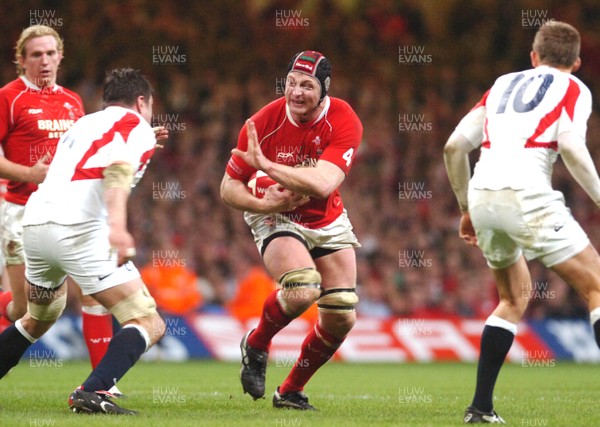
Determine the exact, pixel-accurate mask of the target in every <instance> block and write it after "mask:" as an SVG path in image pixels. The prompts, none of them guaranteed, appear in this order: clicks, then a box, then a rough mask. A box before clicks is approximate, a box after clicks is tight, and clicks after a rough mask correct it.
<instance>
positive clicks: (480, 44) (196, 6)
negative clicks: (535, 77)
mask: <svg viewBox="0 0 600 427" xmlns="http://www.w3.org/2000/svg"><path fill="white" fill-rule="evenodd" d="M550 19H556V20H562V21H566V22H569V23H571V24H573V25H575V26H576V27H577V28H578V29H579V30H580V32H581V35H582V53H581V56H582V60H583V66H582V69H581V71H579V72H578V73H577V75H578V76H579V77H580V78H581V79H582V80H583V81H584V82H585V83H586V84H587V85H588V86H589V87H590V89H591V90H592V94H593V95H596V94H598V93H600V73H599V72H598V71H600V34H599V33H598V30H597V29H598V28H600V6H598V5H597V4H596V2H595V0H582V1H578V2H567V3H565V2H559V1H535V0H533V1H515V2H511V6H510V7H507V3H506V2H505V1H502V0H489V1H462V0H444V1H437V0H423V1H421V0H406V1H394V0H374V1H359V0H335V1H334V0H324V1H316V0H304V1H276V0H256V1H250V0H247V1H236V0H223V1H217V0H215V1H172V2H170V1H151V0H131V1H104V2H102V3H101V5H97V4H95V3H94V2H82V1H77V0H66V1H60V2H58V1H46V2H43V5H40V2H34V1H29V0H20V1H18V2H13V3H12V5H11V11H10V12H8V10H5V13H2V14H0V25H1V27H2V28H3V33H4V37H2V38H1V39H0V46H1V48H0V51H1V54H2V62H1V64H0V67H1V68H0V72H1V74H0V75H1V77H2V84H5V83H7V82H9V81H10V80H12V79H13V78H14V76H15V67H14V65H13V64H12V61H13V59H14V49H13V47H14V43H15V41H16V39H17V37H18V34H19V33H20V31H21V30H22V29H23V28H25V27H27V26H29V25H31V24H35V23H42V24H46V25H50V26H53V27H54V28H56V29H57V30H58V31H59V32H60V33H61V35H62V37H63V38H64V40H65V58H64V60H63V62H62V65H61V70H60V71H59V78H58V81H59V84H62V85H64V86H66V87H69V88H71V89H74V90H75V91H77V92H78V93H79V94H80V95H81V96H82V98H83V100H84V103H85V107H86V111H87V112H93V111H97V110H99V109H100V108H101V103H100V93H101V84H102V79H103V77H104V75H105V72H106V71H107V70H110V69H112V68H115V67H122V66H130V67H134V68H139V69H141V70H143V72H144V73H145V74H146V75H148V76H149V77H150V78H151V80H152V81H153V84H154V85H155V88H156V90H157V93H156V102H155V114H154V120H153V122H154V123H153V124H154V125H157V124H164V125H166V126H167V127H168V128H169V129H170V132H171V137H170V140H169V142H168V143H167V145H166V147H165V148H164V149H163V150H162V151H160V152H158V153H157V155H155V157H154V159H153V161H152V163H151V165H150V167H149V169H148V171H147V172H146V176H145V177H144V179H143V180H142V181H141V183H140V185H138V187H137V188H136V190H135V191H134V192H133V194H132V203H131V207H130V225H131V229H132V232H133V234H134V237H135V238H136V241H137V245H138V257H137V259H136V263H137V265H138V266H139V267H141V268H143V269H144V272H143V274H144V275H145V278H146V280H147V281H149V282H150V285H151V288H152V289H153V292H154V293H155V294H157V295H156V296H157V300H158V301H159V303H160V304H161V306H162V307H163V309H166V310H167V311H171V312H174V313H185V312H188V311H190V310H197V311H202V310H223V309H225V310H230V311H231V312H233V313H234V314H236V315H238V316H239V317H246V318H247V317H251V316H254V315H257V314H258V313H259V312H260V306H261V304H262V299H263V298H264V294H265V292H266V291H265V289H268V288H269V287H271V286H273V284H272V282H270V281H269V280H268V279H267V278H266V277H265V276H264V272H262V270H261V268H260V266H261V261H260V258H259V256H258V254H257V251H256V248H255V246H254V243H253V242H252V238H251V235H250V231H249V229H248V227H247V226H246V224H245V223H244V221H243V218H242V214H241V213H240V212H238V211H234V210H233V209H231V208H229V207H227V206H225V205H224V204H223V203H222V202H221V201H220V197H219V184H220V181H221V178H222V176H223V173H224V168H225V164H226V162H227V160H228V158H229V152H230V150H231V149H232V148H233V147H234V145H235V143H236V141H237V135H238V132H239V129H240V127H241V126H242V124H243V122H244V120H245V119H246V118H247V117H249V116H250V115H251V114H253V113H254V112H255V111H257V110H258V109H259V108H260V107H262V106H263V105H265V104H266V103H268V102H269V101H271V100H273V99H275V98H277V97H279V96H281V95H282V85H283V80H284V77H285V68H286V66H287V63H288V61H289V60H290V58H291V57H292V55H293V54H294V53H296V52H298V51H300V50H304V49H315V50H319V51H321V52H323V53H324V54H325V55H326V56H327V57H328V58H329V59H330V61H331V63H332V66H333V76H332V85H331V91H330V94H331V95H332V96H337V97H340V98H343V99H346V100H347V101H349V102H350V104H351V105H352V106H353V107H354V109H355V110H356V111H357V113H358V115H359V117H360V118H361V120H362V122H363V125H364V128H365V133H364V140H363V143H362V145H361V147H360V151H359V155H358V156H357V159H356V162H355V165H354V167H353V169H352V171H351V173H350V175H349V176H348V178H347V179H346V181H345V182H344V184H343V186H342V196H343V198H344V201H345V205H346V207H347V209H348V211H349V215H350V219H351V221H352V222H353V224H354V227H355V230H356V233H357V236H358V237H359V239H360V241H361V243H362V245H363V246H362V248H361V249H360V250H358V258H359V263H358V268H359V270H358V272H359V275H358V289H359V295H360V298H361V302H360V304H359V306H358V310H359V315H370V316H390V315H393V316H410V317H423V316H436V317H437V316H443V317H457V316H468V317H484V316H487V315H488V314H489V312H490V310H491V309H492V308H493V307H494V306H495V299H496V296H495V287H494V285H493V282H492V277H491V275H490V273H489V272H488V269H487V268H486V266H485V262H484V259H483V257H482V256H481V254H480V252H479V250H478V249H476V248H470V247H467V246H465V245H464V244H463V243H462V241H461V240H460V239H459V238H458V235H457V227H458V220H459V211H458V207H457V204H456V202H455V199H454V195H453V193H452V190H451V188H450V186H449V183H448V180H447V178H446V174H445V169H444V164H443V159H442V147H443V144H444V143H445V141H446V139H447V137H448V136H449V135H450V133H451V132H452V130H453V128H454V126H455V125H456V124H457V123H458V121H459V120H460V118H461V117H462V116H463V115H464V113H465V112H467V111H468V110H469V109H470V108H471V107H472V105H474V103H475V102H477V101H478V100H479V97H480V96H481V95H482V94H483V92H484V91H485V90H487V88H488V87H489V86H491V84H492V83H493V81H494V79H495V78H496V77H497V76H498V75H500V74H502V73H505V72H508V71H514V70H516V69H525V68H528V67H529V66H530V63H529V57H528V54H527V53H528V52H529V50H530V46H531V41H532V39H533V35H534V34H535V30H536V29H537V27H539V25H540V24H541V23H543V22H545V21H547V20H550ZM599 127H600V123H599V116H598V103H596V105H595V109H594V113H593V115H592V117H591V119H590V121H589V129H588V145H589V146H590V151H591V152H592V155H593V156H594V158H596V159H597V158H600V157H599V156H600V141H599V137H598V129H599ZM472 160H473V161H475V160H476V158H473V159H472ZM555 169H556V172H555V178H556V179H555V185H556V187H557V188H558V189H560V190H562V191H563V192H564V193H565V196H566V199H567V204H568V205H569V206H571V208H572V210H573V213H574V215H575V217H576V218H577V219H578V220H579V221H580V222H581V224H582V225H583V227H584V229H585V230H586V231H587V232H588V233H589V235H590V238H591V240H592V242H593V243H594V244H595V245H596V246H598V245H600V210H599V209H598V208H597V207H596V206H595V205H594V204H593V203H592V202H591V201H590V200H589V198H587V196H586V195H585V193H583V191H582V190H581V189H580V188H579V186H578V185H577V184H576V183H575V182H574V180H573V179H572V178H571V177H570V175H569V174H568V172H566V169H565V168H564V167H563V166H562V164H560V161H559V163H558V164H557V166H556V167H555ZM507 173H510V171H507ZM531 265H532V279H533V281H534V284H535V291H534V294H533V295H532V296H533V301H532V304H531V307H530V309H529V311H528V316H529V317H530V318H540V317H574V316H585V315H586V312H587V310H586V309H585V306H584V305H583V302H582V301H581V300H580V299H579V297H578V296H577V295H575V294H574V293H573V291H572V290H571V289H570V288H569V287H568V286H567V285H566V284H565V283H564V282H562V281H561V280H560V279H559V278H557V277H556V276H555V275H554V274H552V273H549V272H548V271H546V270H545V269H543V268H541V266H540V265H539V264H537V263H536V262H534V263H532V264H531ZM157 283H158V284H160V286H158V287H157V286H156V284H157ZM73 304H75V302H74V301H71V306H72V308H76V307H73Z"/></svg>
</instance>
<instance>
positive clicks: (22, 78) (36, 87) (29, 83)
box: [19, 76, 60, 92]
mask: <svg viewBox="0 0 600 427" xmlns="http://www.w3.org/2000/svg"><path fill="white" fill-rule="evenodd" d="M19 78H20V79H21V80H23V83H25V86H27V87H28V88H29V89H33V90H37V91H40V90H42V88H41V87H39V86H37V85H35V84H33V83H32V82H30V81H29V80H28V79H27V77H25V76H19ZM59 89H60V86H59V85H57V84H55V85H54V86H52V89H51V90H52V92H56V91H57V90H59Z"/></svg>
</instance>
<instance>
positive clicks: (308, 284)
mask: <svg viewBox="0 0 600 427" xmlns="http://www.w3.org/2000/svg"><path fill="white" fill-rule="evenodd" d="M277 283H279V284H280V285H281V287H282V288H283V289H286V290H291V289H298V288H317V289H321V274H320V273H319V272H318V271H317V270H315V269H314V268H312V267H307V268H299V269H297V270H290V271H288V272H287V273H283V274H282V275H281V276H280V277H279V279H278V280H277Z"/></svg>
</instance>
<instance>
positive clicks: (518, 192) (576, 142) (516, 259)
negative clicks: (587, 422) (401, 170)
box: [444, 21, 600, 424]
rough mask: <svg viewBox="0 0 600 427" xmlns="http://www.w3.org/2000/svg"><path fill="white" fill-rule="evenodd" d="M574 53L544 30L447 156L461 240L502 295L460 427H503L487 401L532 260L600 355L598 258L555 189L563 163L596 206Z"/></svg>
mask: <svg viewBox="0 0 600 427" xmlns="http://www.w3.org/2000/svg"><path fill="white" fill-rule="evenodd" d="M579 47H580V37H579V33H578V32H577V30H576V29H575V28H573V27H572V26H571V25H569V24H566V23H563V22H557V21H551V22H549V23H548V24H546V25H544V26H542V27H541V28H540V29H539V31H538V32H537V33H536V35H535V39H534V42H533V50H532V52H531V63H532V65H533V68H532V69H529V70H524V71H519V72H515V73H510V74H506V75H503V76H500V77H499V78H498V79H497V80H496V82H495V83H494V85H493V86H492V88H491V89H490V90H489V91H488V92H486V93H485V94H484V95H483V98H482V99H481V101H479V103H477V105H475V107H474V108H473V109H472V110H471V111H470V112H469V113H468V114H467V115H466V116H465V117H464V118H463V119H462V121H461V122H460V123H459V125H458V126H457V127H456V130H455V131H454V133H453V134H452V135H451V136H450V138H449V140H448V142H447V143H446V146H445V148H444V158H445V161H446V168H447V171H448V176H449V178H450V182H451V184H452V188H453V190H454V193H455V194H456V198H457V200H458V203H459V206H460V209H461V211H462V218H461V223H460V231H459V234H460V237H461V238H463V239H464V240H465V242H466V243H468V244H471V245H478V246H479V248H480V249H481V251H482V252H483V255H484V256H485V258H486V260H487V263H488V266H489V267H490V268H491V269H492V272H493V274H494V277H495V279H496V284H497V287H498V293H499V295H500V302H499V304H498V306H497V307H496V309H495V310H494V311H493V312H492V314H491V316H490V317H489V318H488V319H487V321H486V325H485V328H484V330H483V334H482V336H481V352H480V356H479V364H478V367H477V386H476V389H475V395H474V398H473V402H472V403H471V405H470V406H469V407H468V408H467V410H466V412H465V417H464V421H465V422H466V423H502V424H503V423H504V420H503V419H502V418H501V417H500V416H498V414H497V413H496V412H495V411H494V409H493V402H492V396H493V391H494V385H495V383H496V379H497V377H498V374H499V372H500V368H501V367H502V364H503V362H504V359H505V357H506V355H507V353H508V351H509V349H510V347H511V345H512V342H513V339H514V336H515V334H516V332H517V323H518V322H519V320H521V318H522V316H523V314H524V312H525V310H526V308H527V304H528V302H529V299H530V295H531V291H532V285H531V277H530V275H529V270H528V268H527V263H526V259H528V260H530V259H538V260H539V261H541V262H542V263H543V264H544V265H545V266H546V267H548V268H551V269H552V270H554V271H555V272H556V273H557V274H558V275H559V276H560V277H562V278H563V279H564V280H565V281H566V282H567V283H569V284H570V285H571V286H573V287H574V288H575V289H576V290H577V291H578V292H579V293H580V294H581V295H582V297H583V298H584V300H585V301H586V302H587V304H588V307H589V310H590V320H591V323H592V325H593V328H594V333H595V336H596V342H597V343H598V345H599V346H600V257H599V256H598V253H597V252H596V250H595V249H594V247H593V246H592V245H591V244H590V242H589V239H588V237H587V235H586V233H585V232H584V231H583V229H582V228H581V227H580V226H579V224H578V223H577V221H575V219H574V218H573V217H572V215H571V212H570V210H569V209H568V208H567V207H566V206H565V201H564V197H563V195H562V193H560V192H559V191H555V190H553V189H552V186H551V175H552V165H553V163H554V162H555V161H556V159H557V157H558V155H559V154H560V155H561V156H562V158H563V161H564V163H565V164H566V166H567V168H568V170H569V172H570V173H571V175H573V177H574V178H575V180H576V181H577V182H578V183H579V184H580V185H581V186H582V188H583V189H584V190H585V191H586V192H587V194H588V195H589V196H590V198H591V199H592V200H593V201H594V202H595V203H596V204H597V205H599V206H600V179H599V178H598V174H597V172H596V168H595V166H594V163H593V161H592V159H591V157H590V154H589V152H588V150H587V147H586V144H585V137H586V129H587V120H588V117H589V116H590V113H591V108H592V97H591V94H590V91H589V89H588V88H587V87H586V86H585V85H584V84H583V83H582V82H581V80H579V79H578V78H577V77H575V76H573V75H572V74H571V73H572V72H574V71H577V69H578V68H579V66H580V64H581V60H580V58H579ZM476 148H481V156H480V159H479V161H478V162H477V164H476V166H475V171H474V174H473V177H472V178H471V179H470V180H469V175H470V168H469V159H468V153H469V152H470V151H472V150H474V149H476Z"/></svg>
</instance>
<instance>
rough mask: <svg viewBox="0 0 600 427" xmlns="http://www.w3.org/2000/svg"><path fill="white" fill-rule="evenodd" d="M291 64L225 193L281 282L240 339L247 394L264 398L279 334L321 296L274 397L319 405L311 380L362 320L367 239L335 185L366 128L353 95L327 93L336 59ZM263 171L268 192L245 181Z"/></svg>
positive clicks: (233, 162) (242, 148) (298, 405)
mask: <svg viewBox="0 0 600 427" xmlns="http://www.w3.org/2000/svg"><path fill="white" fill-rule="evenodd" d="M287 71H288V72H287V76H286V82H285V96H284V97H282V98H279V99H277V100H275V101H273V102H271V103H270V104H268V105H267V106H265V107H264V108H262V109H261V110H260V111H258V112H257V113H256V114H255V115H253V116H252V118H251V119H249V120H248V121H247V122H246V124H245V125H244V126H243V128H242V130H241V132H240V135H239V138H238V144H237V148H236V149H234V150H233V151H232V156H231V159H230V160H229V163H228V164H227V168H226V173H225V176H224V177H223V182H222V184H221V197H222V198H223V200H224V202H225V203H227V204H228V205H230V206H232V207H234V208H236V209H239V210H241V211H244V212H245V213H244V218H245V220H246V222H247V223H248V225H249V226H250V228H251V230H252V233H253V235H254V239H255V242H256V245H257V247H258V250H259V251H260V253H261V255H262V257H263V261H264V264H265V267H266V269H267V271H268V272H269V274H270V275H271V276H272V277H273V278H274V279H276V280H277V283H278V290H276V291H274V292H273V293H272V294H271V295H270V296H269V297H268V298H267V300H266V301H265V304H264V308H263V313H262V316H261V319H260V321H259V324H258V326H257V327H256V329H253V330H251V331H249V332H248V333H247V334H246V335H245V336H244V338H243V339H242V342H241V351H242V367H241V382H242V386H243V389H244V392H247V393H249V394H250V395H251V396H252V397H253V398H254V399H258V398H261V397H263V396H264V393H265V374H266V364H267V358H268V352H269V347H270V344H271V340H272V338H273V337H274V336H275V335H276V334H277V333H278V332H279V331H280V330H282V329H283V328H284V327H285V326H287V325H288V324H289V323H290V322H291V321H292V320H293V319H294V318H296V317H298V316H299V315H301V314H302V313H303V312H304V311H306V310H307V309H308V308H309V307H310V306H311V305H312V304H313V303H314V302H315V301H317V305H318V308H319V320H318V322H317V324H316V325H315V326H314V328H313V329H312V330H311V331H310V333H309V334H308V335H307V337H306V338H305V340H304V342H303V344H302V348H301V353H300V356H299V358H298V360H297V361H296V363H295V364H294V366H293V368H292V370H291V372H290V374H289V375H288V377H287V378H286V379H285V381H284V382H283V383H282V384H281V385H280V386H279V387H277V389H276V390H275V394H274V396H273V405H274V406H275V407H283V408H293V409H301V410H314V409H315V408H314V407H313V406H312V405H310V404H309V403H308V398H307V397H306V395H305V394H304V393H303V390H304V386H305V385H306V383H307V382H308V380H309V379H310V378H311V377H312V375H313V374H314V373H315V372H316V371H317V370H318V369H319V368H320V367H321V366H322V365H323V364H324V363H325V362H327V361H328V360H329V359H330V358H331V357H332V356H333V354H334V353H335V351H336V350H337V349H338V348H339V346H340V345H341V344H342V342H343V341H344V339H345V338H346V336H347V335H348V333H349V332H350V330H351V329H352V327H353V325H354V323H355V321H356V314H355V309H354V307H355V305H356V303H357V302H358V297H357V295H356V293H355V286H356V256H355V248H356V247H358V246H360V245H359V243H358V241H357V239H356V236H355V235H354V233H353V231H352V225H351V224H350V221H349V219H348V216H347V214H346V210H345V209H344V205H343V203H342V199H341V197H340V193H339V191H338V188H339V186H340V185H341V184H342V182H343V181H344V178H345V177H346V174H347V173H348V172H349V171H350V168H351V166H352V162H353V160H354V158H355V156H356V151H357V149H358V146H359V144H360V142H361V139H362V132H363V128H362V124H361V122H360V120H359V118H358V117H357V115H356V114H355V112H354V111H353V110H352V108H351V107H350V105H348V103H346V102H345V101H343V100H341V99H338V98H334V97H330V96H327V92H328V90H329V84H330V80H331V65H330V63H329V61H328V60H327V58H325V57H324V56H323V55H322V54H321V53H319V52H315V51H304V52H300V53H298V54H296V55H295V56H294V57H293V58H292V61H291V62H290V64H289V65H288V70H287ZM257 170H262V171H263V172H265V173H266V174H267V175H268V176H269V177H271V178H272V179H273V180H274V181H275V182H277V184H276V185H272V186H271V187H269V188H268V190H267V191H266V192H265V194H264V197H261V198H258V197H255V196H254V195H252V194H251V193H250V192H249V191H248V189H247V182H248V180H249V179H250V177H251V176H252V175H253V174H254V173H255V172H256V171H257Z"/></svg>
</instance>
